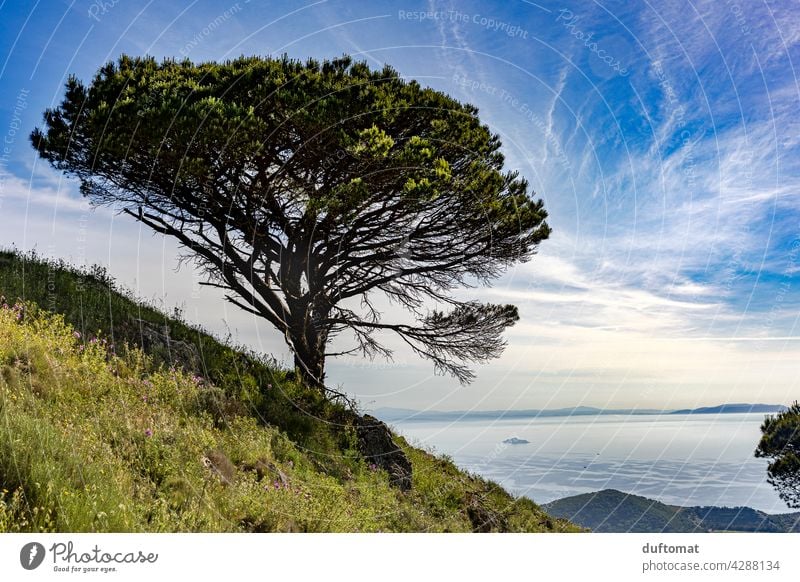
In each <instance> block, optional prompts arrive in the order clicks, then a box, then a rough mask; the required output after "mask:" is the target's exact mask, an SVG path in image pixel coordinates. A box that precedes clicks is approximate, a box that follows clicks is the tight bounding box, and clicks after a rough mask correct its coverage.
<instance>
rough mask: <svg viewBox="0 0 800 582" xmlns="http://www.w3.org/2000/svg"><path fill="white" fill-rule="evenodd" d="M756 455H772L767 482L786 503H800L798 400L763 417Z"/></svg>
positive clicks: (796, 504)
mask: <svg viewBox="0 0 800 582" xmlns="http://www.w3.org/2000/svg"><path fill="white" fill-rule="evenodd" d="M756 457H766V458H768V459H771V461H770V463H769V465H768V466H767V482H768V483H769V484H770V485H772V486H773V487H774V488H775V489H776V490H777V492H778V495H780V498H781V499H783V500H784V501H785V502H786V504H787V505H788V506H789V507H800V404H798V403H797V402H795V403H794V404H792V406H790V407H789V408H788V409H786V410H784V411H783V412H779V413H778V414H776V415H774V416H773V415H768V416H767V417H766V418H765V419H764V422H763V423H762V424H761V440H760V441H759V443H758V448H757V449H756Z"/></svg>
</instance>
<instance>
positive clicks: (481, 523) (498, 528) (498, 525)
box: [465, 493, 508, 533]
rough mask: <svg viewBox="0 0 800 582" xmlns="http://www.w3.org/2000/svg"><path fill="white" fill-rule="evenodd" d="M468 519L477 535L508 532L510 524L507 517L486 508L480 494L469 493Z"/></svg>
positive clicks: (467, 503)
mask: <svg viewBox="0 0 800 582" xmlns="http://www.w3.org/2000/svg"><path fill="white" fill-rule="evenodd" d="M465 501H466V505H467V517H468V518H469V521H470V523H471V524H472V531H474V532H476V533H489V532H506V531H508V523H507V520H506V519H505V517H504V516H503V515H502V514H500V513H498V512H497V511H495V510H493V509H491V508H489V507H487V506H486V504H485V502H484V499H483V497H481V495H479V494H478V493H468V494H467V498H466V500H465Z"/></svg>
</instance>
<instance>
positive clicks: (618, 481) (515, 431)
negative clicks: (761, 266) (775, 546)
mask: <svg viewBox="0 0 800 582" xmlns="http://www.w3.org/2000/svg"><path fill="white" fill-rule="evenodd" d="M763 420H764V414H755V413H743V414H738V413H726V414H655V415H624V416H623V415H595V416H563V417H531V418H525V419H513V420H458V421H399V422H398V421H394V422H391V423H390V424H391V425H392V426H393V427H394V428H395V429H396V430H397V431H398V432H399V433H400V434H402V435H403V436H405V437H406V438H407V439H408V440H409V442H411V443H412V444H416V445H418V446H421V447H423V448H426V449H427V450H430V451H432V452H435V453H440V454H446V455H449V456H450V457H452V459H453V461H454V462H455V463H456V464H457V465H459V466H460V467H462V468H464V469H467V470H468V471H470V472H473V473H476V474H479V475H481V476H484V477H486V478H489V479H492V480H494V481H496V482H498V483H500V484H501V485H503V486H504V487H505V488H506V489H507V490H509V491H511V492H512V493H514V494H515V495H520V496H522V495H524V496H526V497H529V498H531V499H533V500H534V501H535V502H537V503H539V504H543V503H547V502H549V501H553V500H555V499H560V498H562V497H568V496H571V495H578V494H581V493H589V492H592V491H599V490H601V489H618V490H620V491H624V492H627V493H633V494H635V495H642V496H644V497H649V498H651V499H656V500H658V501H661V502H664V503H667V504H670V505H683V506H708V505H715V506H726V507H738V506H748V507H752V508H754V509H760V510H762V511H765V512H767V513H786V512H789V511H792V510H790V509H789V508H788V507H787V505H786V504H785V503H784V502H782V501H781V500H780V498H779V497H778V495H777V493H776V492H775V490H774V489H773V488H772V486H771V485H769V484H768V483H767V472H766V471H767V464H768V461H767V460H766V459H759V458H756V457H755V456H754V454H753V452H754V450H755V448H756V445H757V444H758V440H759V437H760V435H761V432H760V425H761V422H762V421H763ZM512 438H516V439H520V440H525V441H528V443H525V444H506V443H504V442H503V441H505V440H509V439H512Z"/></svg>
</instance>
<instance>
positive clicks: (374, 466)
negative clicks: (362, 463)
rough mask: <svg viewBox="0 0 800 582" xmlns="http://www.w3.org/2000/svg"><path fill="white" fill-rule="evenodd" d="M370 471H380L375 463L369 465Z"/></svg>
mask: <svg viewBox="0 0 800 582" xmlns="http://www.w3.org/2000/svg"><path fill="white" fill-rule="evenodd" d="M369 470H370V471H377V470H378V465H376V464H375V463H370V464H369Z"/></svg>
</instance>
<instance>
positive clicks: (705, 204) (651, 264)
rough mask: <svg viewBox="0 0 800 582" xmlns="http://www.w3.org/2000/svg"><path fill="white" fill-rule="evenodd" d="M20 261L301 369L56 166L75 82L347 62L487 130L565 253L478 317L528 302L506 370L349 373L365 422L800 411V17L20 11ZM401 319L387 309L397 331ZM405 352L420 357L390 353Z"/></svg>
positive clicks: (402, 368) (303, 8) (3, 70)
mask: <svg viewBox="0 0 800 582" xmlns="http://www.w3.org/2000/svg"><path fill="white" fill-rule="evenodd" d="M0 27H2V34H0V95H1V96H2V98H0V139H2V140H3V144H2V146H0V176H1V177H0V245H2V246H4V247H9V246H12V245H14V246H16V247H17V248H20V249H34V248H35V249H37V251H38V252H40V253H41V254H44V255H45V256H51V257H60V258H63V259H65V260H68V261H70V262H72V263H75V264H78V265H85V264H92V263H100V264H103V265H106V266H107V267H108V268H109V270H110V272H111V273H112V274H113V275H114V276H115V277H116V278H117V279H118V280H119V281H120V283H121V284H123V285H125V286H127V287H129V288H130V289H132V290H133V291H134V292H135V293H137V294H138V295H139V296H141V297H144V298H147V299H150V300H153V301H156V302H157V303H159V304H162V305H163V306H165V307H166V308H169V309H171V308H172V307H174V306H182V307H183V308H184V310H185V314H186V317H187V319H189V320H191V321H194V322H197V323H200V324H202V325H203V326H205V327H207V328H208V329H210V330H212V331H214V332H215V333H217V334H220V335H224V334H226V333H227V332H228V331H230V332H231V333H232V335H233V336H234V337H235V338H236V340H237V341H239V342H241V343H244V344H247V345H248V346H250V347H252V348H253V349H256V350H259V351H263V352H268V353H274V354H275V355H276V356H277V357H278V358H279V359H283V360H284V361H290V359H289V357H288V352H287V350H286V348H285V346H284V344H283V340H282V339H281V338H280V336H279V335H278V334H277V333H276V332H274V331H273V330H272V329H270V327H269V325H268V324H267V323H266V322H263V321H260V320H256V319H254V318H253V317H251V316H249V315H247V314H244V313H242V312H239V311H238V310H237V309H236V308H235V307H233V306H231V305H229V304H226V303H223V302H222V301H221V300H220V296H219V294H218V293H215V292H214V291H213V290H209V289H208V288H200V287H199V285H198V283H199V279H198V277H197V275H196V274H195V273H194V272H193V271H192V270H191V268H190V267H188V266H184V267H182V268H181V269H180V270H179V271H177V270H176V267H177V256H178V254H179V250H178V248H177V247H176V245H175V244H174V243H173V242H172V241H171V240H169V239H164V238H162V237H160V236H156V235H153V234H151V233H150V232H149V231H147V230H146V229H142V228H140V227H139V225H138V224H136V223H134V222H133V221H132V220H129V219H126V218H125V217H122V216H119V215H116V214H114V213H113V212H111V211H109V210H108V209H96V210H90V209H89V208H88V206H87V204H86V203H85V201H83V200H82V199H81V197H80V195H79V193H78V184H77V183H76V181H74V180H71V179H66V178H64V177H62V176H60V175H59V174H57V173H56V172H54V171H53V170H51V169H50V168H49V167H48V166H47V165H46V164H45V163H43V162H42V161H41V160H37V159H36V156H35V153H34V151H33V149H32V148H31V146H30V144H29V141H28V137H27V136H28V134H29V133H30V131H31V130H32V129H33V127H35V126H36V125H38V124H40V123H41V115H42V112H43V110H44V109H45V108H47V107H51V106H54V105H56V104H57V103H58V102H59V101H60V99H61V96H62V94H63V85H64V82H65V81H66V78H67V76H68V75H69V74H70V73H74V74H76V75H77V76H79V77H80V78H82V79H84V80H87V81H88V80H89V79H90V78H91V76H92V75H93V74H94V72H95V71H96V70H97V68H98V67H99V66H101V65H102V64H103V63H105V62H107V61H109V60H112V59H115V58H117V57H118V56H119V55H120V54H121V53H128V54H133V55H141V54H151V55H154V56H156V57H158V58H162V57H177V58H182V57H189V58H191V59H193V60H197V61H199V60H220V59H226V58H231V57H236V56H239V55H241V54H246V55H250V54H260V55H280V54H282V53H284V52H286V53H288V54H289V55H290V56H292V57H296V58H306V57H309V56H313V57H316V58H325V57H335V56H338V55H341V54H342V53H349V54H353V55H355V56H356V57H358V58H361V59H365V60H366V61H367V62H368V63H370V64H371V65H373V66H376V67H378V66H381V65H383V64H384V63H389V64H391V65H392V66H393V67H395V68H396V69H397V70H398V71H399V72H400V74H402V75H404V76H407V77H408V78H414V79H417V80H419V81H420V82H421V83H423V84H426V85H429V86H431V87H434V88H436V89H440V90H443V91H446V92H448V93H450V94H451V95H453V96H454V97H456V98H458V99H460V100H463V101H468V102H471V103H473V104H475V105H476V106H478V108H479V109H480V115H481V118H482V120H483V121H485V122H486V123H488V124H489V125H490V126H491V128H492V129H493V130H494V131H495V132H497V133H498V134H499V135H500V136H501V140H502V142H503V146H504V147H503V150H504V153H505V154H506V159H507V167H508V168H510V169H518V170H519V171H520V172H521V173H522V174H523V175H524V176H526V177H527V178H528V179H529V180H530V182H531V185H532V187H533V188H534V190H535V192H536V195H537V196H539V197H542V198H543V199H544V201H545V205H546V207H547V209H548V211H549V212H550V219H549V222H550V224H551V226H552V227H553V229H554V230H553V235H552V236H551V238H550V239H549V240H547V241H545V242H544V243H543V244H542V245H541V248H540V251H539V254H538V255H537V256H536V257H535V258H534V259H533V260H532V261H531V262H529V263H527V264H523V265H519V266H518V267H517V268H515V269H513V270H511V271H509V272H508V273H507V274H506V276H505V277H503V278H502V279H500V280H498V281H497V282H496V284H495V285H494V286H493V287H492V288H490V289H480V290H477V289H476V290H466V291H463V292H460V294H462V295H463V296H465V297H474V298H477V299H481V300H485V301H496V302H513V303H515V304H517V305H518V306H519V308H520V314H521V321H520V322H519V323H518V324H517V325H516V326H515V327H514V328H512V329H511V330H509V332H508V333H507V339H508V342H509V347H508V349H507V350H506V352H505V354H504V356H503V357H502V358H501V359H499V360H497V361H495V362H493V363H491V364H489V365H486V366H481V367H479V368H478V369H477V371H478V377H477V379H476V380H475V382H474V383H473V384H472V385H470V386H468V387H461V386H459V385H458V383H457V382H456V381H455V380H454V379H452V378H449V377H437V376H434V375H433V370H432V366H431V365H430V364H429V363H428V362H427V361H424V360H419V359H416V358H415V357H414V356H412V355H410V354H409V353H407V352H406V351H404V350H403V349H402V348H400V347H399V346H398V351H397V354H396V358H395V361H394V362H393V363H386V362H384V361H382V360H376V361H375V362H368V361H362V360H360V359H358V358H351V359H348V360H331V361H330V362H329V364H328V380H329V383H331V384H333V385H336V384H341V385H342V387H343V388H344V389H345V390H347V391H349V392H351V393H354V394H356V395H357V397H358V398H359V399H360V401H361V402H362V404H363V405H364V406H366V407H377V406H401V407H411V408H422V409H424V408H436V409H472V408H483V409H487V408H492V409H493V408H509V407H514V408H552V407H561V406H574V405H581V404H582V405H591V406H601V407H602V406H613V407H637V406H639V407H645V408H652V407H655V408H671V407H676V408H677V407H689V406H700V405H710V404H718V403H721V402H770V403H787V402H789V401H791V400H794V399H796V398H797V397H798V378H800V330H798V325H797V324H798V313H800V312H799V311H798V308H799V307H800V300H799V298H798V289H799V288H800V264H799V261H800V116H798V112H800V82H798V78H797V73H798V71H797V70H796V68H797V65H798V63H800V61H799V60H798V58H799V57H800V48H799V47H800V7H798V6H797V4H796V3H794V2H788V1H774V2H765V1H756V2H747V3H745V2H744V0H721V1H718V2H713V1H710V0H704V1H700V2H697V1H689V2H659V3H651V2H648V1H646V0H645V1H642V2H627V1H626V2H623V1H616V2H577V1H572V2H558V3H556V2H535V3H534V2H527V1H510V2H500V1H499V0H498V1H494V2H455V1H453V2H441V1H430V2H404V1H401V2H382V1H378V2H344V1H338V0H329V1H325V0H321V1H317V2H268V3H261V2H256V1H255V0H252V1H245V0H240V1H239V2H227V1H222V2H219V1H218V2H203V1H199V0H198V1H194V2H190V3H167V2H155V1H151V2H133V1H131V0H107V1H105V2H104V1H102V0H95V1H93V2H88V1H77V0H76V1H74V2H70V1H64V2H60V1H54V0H41V1H39V2H35V3H23V2H8V1H5V2H0ZM393 311H394V310H393V308H389V307H387V313H386V318H387V319H388V318H391V317H392V313H393ZM387 340H388V341H389V343H391V344H392V345H396V342H395V341H394V340H393V339H392V338H387Z"/></svg>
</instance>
